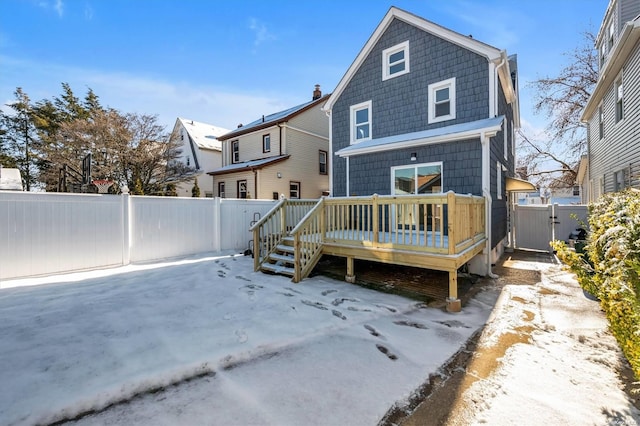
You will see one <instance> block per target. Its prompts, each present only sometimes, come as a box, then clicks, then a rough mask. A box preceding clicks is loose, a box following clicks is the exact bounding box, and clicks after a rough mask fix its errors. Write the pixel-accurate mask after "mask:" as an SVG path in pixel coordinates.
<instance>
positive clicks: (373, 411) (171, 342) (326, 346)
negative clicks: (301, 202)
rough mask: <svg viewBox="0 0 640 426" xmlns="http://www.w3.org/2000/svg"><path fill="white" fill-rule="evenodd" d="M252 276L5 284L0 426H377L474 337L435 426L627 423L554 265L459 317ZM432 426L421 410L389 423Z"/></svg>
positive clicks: (618, 386) (602, 345) (235, 259)
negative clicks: (442, 422)
mask: <svg viewBox="0 0 640 426" xmlns="http://www.w3.org/2000/svg"><path fill="white" fill-rule="evenodd" d="M252 266H253V259H251V258H250V257H244V256H241V255H234V254H228V255H212V256H208V257H201V258H190V259H183V260H177V261H171V262H165V263H158V264H149V265H131V266H128V267H124V268H117V269H111V270H103V271H92V272H85V273H77V274H70V275H60V276H52V277H43V278H33V279H26V280H15V281H5V282H0V342H1V350H0V383H1V384H2V385H1V386H0V425H27V424H29V425H30V424H47V423H51V422H58V421H65V420H69V419H75V420H71V421H70V423H78V424H82V425H103V424H111V425H175V424H224V425H284V426H286V425H336V424H339V425H375V424H377V423H378V422H379V421H380V420H381V419H382V418H383V416H384V415H385V413H386V412H387V410H389V409H390V408H391V407H392V406H394V404H397V405H399V406H400V407H402V406H403V404H404V403H405V402H406V401H408V400H409V398H410V397H411V395H412V392H413V391H414V390H415V389H417V388H418V387H419V386H420V385H421V384H423V383H424V382H425V380H426V379H427V378H428V377H429V375H430V374H431V373H439V374H441V371H440V370H439V368H440V367H441V366H442V365H443V364H444V363H445V362H446V361H447V360H448V359H449V358H450V357H451V356H452V355H453V354H454V353H455V352H456V351H458V349H459V348H460V347H461V346H462V345H463V344H464V343H465V342H466V341H467V339H468V338H469V337H470V336H471V335H472V334H474V332H476V331H477V330H479V329H481V328H483V327H484V328H483V331H482V334H481V337H480V339H479V342H478V347H477V349H476V353H475V356H474V357H473V358H472V361H471V363H470V365H469V366H468V367H467V369H466V373H465V375H464V385H463V386H462V388H461V391H460V392H457V390H456V389H453V391H454V392H457V394H454V395H452V397H451V398H450V399H446V400H444V401H440V402H437V404H444V405H445V406H446V410H449V412H448V413H447V414H448V416H449V417H448V422H447V424H449V425H476V424H477V425H481V424H496V425H512V424H513V425H516V424H517V425H556V424H563V425H584V424H608V425H634V424H639V423H640V412H638V410H636V409H635V408H634V407H633V405H632V404H631V403H630V401H629V398H628V397H627V395H626V394H625V393H624V391H623V384H622V383H621V381H620V379H619V377H618V375H617V370H618V368H619V365H620V363H621V362H622V361H621V354H620V350H619V349H618V347H617V345H616V343H615V341H614V339H613V338H612V336H611V334H610V333H609V332H608V330H607V323H606V319H605V318H604V316H603V314H602V312H601V311H600V309H599V306H598V304H597V303H596V302H593V301H590V300H588V299H586V298H585V297H584V295H583V294H582V291H581V290H580V288H579V286H578V285H577V283H576V281H575V280H574V279H573V277H572V276H571V275H570V274H569V273H567V272H566V271H563V270H562V269H561V266H560V265H557V264H553V263H551V264H550V263H541V262H536V261H531V262H529V261H521V260H515V261H513V262H510V266H509V267H512V268H516V269H519V270H530V271H538V272H539V273H540V281H539V282H537V283H535V280H533V281H531V282H528V283H524V282H521V283H518V282H516V280H514V281H511V282H510V281H505V279H503V278H501V279H498V280H494V281H488V283H489V285H487V286H485V287H484V290H483V291H481V292H480V293H478V294H477V295H476V296H475V297H474V298H473V299H471V301H470V302H469V303H468V304H467V305H466V306H465V307H464V309H463V311H462V312H461V313H458V314H448V313H445V312H443V311H442V310H440V309H436V308H428V307H426V306H424V305H422V304H420V303H417V302H415V301H413V300H409V299H406V298H403V297H400V296H395V295H389V294H383V293H379V292H375V291H372V290H367V289H364V288H361V287H358V286H355V285H351V284H347V283H344V282H340V281H335V280H331V279H328V278H325V277H321V276H317V277H314V278H310V279H307V280H304V281H303V282H302V283H300V284H292V283H291V282H290V281H289V280H288V279H287V278H285V277H281V276H271V275H265V274H262V273H254V272H253V267H252ZM508 276H509V278H508V279H511V280H513V279H514V276H511V275H510V274H508ZM536 276H537V275H536ZM492 283H493V284H492ZM533 283H535V284H533ZM487 366H490V367H491V368H487ZM433 419H434V415H433V411H431V412H430V411H429V405H428V401H425V403H424V404H422V405H421V406H419V407H417V409H416V410H415V412H414V413H413V415H412V416H411V417H409V418H407V419H404V420H403V422H404V423H402V424H403V425H405V426H410V425H420V426H424V425H426V424H433Z"/></svg>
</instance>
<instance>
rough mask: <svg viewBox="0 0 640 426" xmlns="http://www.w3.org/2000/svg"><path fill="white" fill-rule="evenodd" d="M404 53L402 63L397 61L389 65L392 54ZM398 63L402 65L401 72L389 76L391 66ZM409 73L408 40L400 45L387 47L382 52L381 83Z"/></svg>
mask: <svg viewBox="0 0 640 426" xmlns="http://www.w3.org/2000/svg"><path fill="white" fill-rule="evenodd" d="M398 52H404V58H403V59H402V61H398V62H397V63H394V64H391V63H390V62H389V58H390V57H391V55H393V54H394V53H398ZM400 62H403V63H404V69H403V70H402V71H398V72H395V73H393V74H391V66H392V65H396V64H398V63H400ZM408 73H409V40H407V41H404V42H402V43H400V44H396V45H395V46H392V47H389V48H387V49H384V50H383V51H382V81H385V80H389V79H390V78H395V77H400V76H401V75H404V74H408Z"/></svg>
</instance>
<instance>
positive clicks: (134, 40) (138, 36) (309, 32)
mask: <svg viewBox="0 0 640 426" xmlns="http://www.w3.org/2000/svg"><path fill="white" fill-rule="evenodd" d="M607 4H608V1H607V0H521V1H514V0H486V1H485V0H476V1H472V0H438V1H436V0H397V1H394V2H391V1H379V0H369V1H365V0H362V1H360V0H356V1H349V0H341V1H334V0H323V1H304V0H297V1H284V0H281V1H278V0H273V1H266V0H255V1H248V0H233V1H228V0H227V1H218V0H209V1H207V0H180V1H179V0H135V1H131V0H1V1H0V102H1V103H2V104H6V103H8V102H11V101H12V99H13V98H14V97H13V92H14V91H15V89H16V87H18V86H19V87H22V88H23V90H24V91H25V92H26V93H27V94H28V95H29V96H30V98H31V99H32V100H33V101H37V100H40V99H43V98H52V97H53V96H58V95H59V94H60V93H61V91H62V88H61V83H62V82H68V83H69V84H70V85H71V87H72V89H73V90H74V92H75V93H76V95H78V96H81V97H82V96H84V94H85V93H86V90H87V88H89V87H90V88H92V89H93V90H94V92H95V93H96V94H97V95H98V96H99V97H100V99H101V102H102V104H103V105H105V106H110V107H113V108H116V109H118V110H120V111H123V112H139V113H150V114H158V116H159V121H160V123H162V124H164V125H167V129H168V130H170V128H171V127H172V126H173V124H174V122H175V119H176V117H185V118H189V119H193V120H197V121H203V122H206V123H210V124H213V125H217V126H221V127H226V128H228V129H233V128H235V127H236V126H237V124H238V123H248V122H250V121H253V120H254V119H255V118H256V117H259V116H261V115H262V114H270V113H273V112H277V111H279V110H282V109H285V108H288V107H291V106H294V105H297V104H299V103H303V102H306V101H307V100H310V99H311V93H312V91H313V86H314V85H315V84H320V85H321V88H322V90H323V93H328V92H330V91H332V90H333V89H334V88H335V87H336V85H337V84H338V82H339V81H340V79H341V78H342V76H343V75H344V73H345V72H346V70H347V68H348V67H349V66H350V65H351V63H352V61H353V60H354V59H355V57H356V55H357V54H358V52H359V51H360V49H361V48H362V46H364V44H365V43H366V41H367V39H368V38H369V36H370V35H371V33H372V32H373V31H374V30H375V28H376V26H377V25H378V24H379V23H380V21H381V19H382V18H383V16H384V15H385V13H386V12H387V11H388V9H389V7H390V6H397V7H400V8H402V9H405V10H407V11H409V12H412V13H414V14H416V15H419V16H422V17H424V18H426V19H428V20H431V21H433V22H436V23H438V24H440V25H443V26H445V27H448V28H450V29H452V30H454V31H457V32H460V33H462V34H472V35H473V37H474V38H476V39H478V40H480V41H483V42H485V43H488V44H491V45H493V46H495V47H498V48H501V49H506V50H507V53H508V54H514V53H516V54H518V62H519V73H520V76H519V77H520V102H521V116H522V119H523V127H524V128H525V129H526V128H528V127H529V126H530V127H532V128H533V129H540V128H542V127H544V126H545V124H546V119H545V117H543V116H540V115H534V112H533V109H532V96H531V95H532V90H531V88H530V87H528V83H529V82H531V81H532V80H535V79H536V78H539V77H541V76H544V75H554V74H557V73H558V71H559V70H560V69H561V68H562V66H563V64H566V61H567V58H566V56H564V55H563V54H564V53H565V52H568V51H571V50H572V49H573V48H574V47H576V46H578V45H579V44H580V43H581V40H582V33H583V32H584V31H585V30H592V31H597V30H598V29H599V26H600V22H601V20H602V17H603V15H604V12H605V9H606V7H607ZM3 108H4V109H6V108H5V107H3Z"/></svg>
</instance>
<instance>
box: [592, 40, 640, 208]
mask: <svg viewBox="0 0 640 426" xmlns="http://www.w3.org/2000/svg"><path fill="white" fill-rule="evenodd" d="M622 76H623V77H622V78H623V90H624V119H623V120H622V121H620V122H618V123H616V122H615V84H612V85H611V86H610V87H609V88H608V90H607V92H606V94H605V95H604V98H603V100H602V106H603V110H604V138H603V139H602V140H599V129H598V109H597V108H596V109H595V110H594V114H593V115H592V117H591V118H590V120H589V140H590V151H589V155H590V181H591V185H592V188H593V194H592V195H593V196H594V197H597V196H599V195H601V193H602V190H601V185H600V179H601V178H602V177H604V192H611V191H613V190H614V189H615V182H614V173H615V172H617V171H619V170H621V169H625V168H626V169H627V170H628V169H629V167H632V169H633V170H638V171H640V46H638V45H636V46H635V48H634V51H633V53H632V54H631V55H630V57H629V59H628V60H627V62H626V63H625V65H624V67H623V71H622ZM635 173H637V171H636V172H635ZM638 179H639V177H638V176H635V180H636V181H637V180H638Z"/></svg>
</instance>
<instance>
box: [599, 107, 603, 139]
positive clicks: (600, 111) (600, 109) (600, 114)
mask: <svg viewBox="0 0 640 426" xmlns="http://www.w3.org/2000/svg"><path fill="white" fill-rule="evenodd" d="M598 136H599V138H600V139H602V138H604V113H603V112H602V105H600V106H599V107H598Z"/></svg>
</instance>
